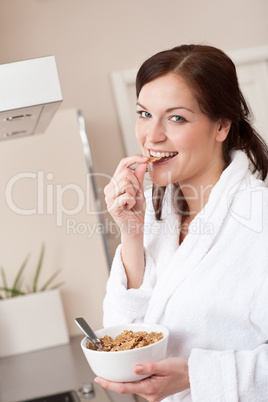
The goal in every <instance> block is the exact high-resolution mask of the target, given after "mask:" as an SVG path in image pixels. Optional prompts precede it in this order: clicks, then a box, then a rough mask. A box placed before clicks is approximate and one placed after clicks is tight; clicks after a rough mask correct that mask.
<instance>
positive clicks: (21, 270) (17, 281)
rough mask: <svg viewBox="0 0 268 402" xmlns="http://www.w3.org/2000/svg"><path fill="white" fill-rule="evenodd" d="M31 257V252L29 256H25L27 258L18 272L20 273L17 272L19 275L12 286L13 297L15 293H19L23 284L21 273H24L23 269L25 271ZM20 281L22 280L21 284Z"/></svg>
mask: <svg viewBox="0 0 268 402" xmlns="http://www.w3.org/2000/svg"><path fill="white" fill-rule="evenodd" d="M29 258H30V254H28V255H27V257H26V258H25V260H24V261H23V263H22V266H21V267H20V269H19V272H18V274H17V276H16V278H15V281H14V283H13V286H12V290H11V297H12V296H13V294H14V293H15V294H17V293H18V292H19V291H20V290H19V289H20V287H21V284H22V280H21V275H22V273H23V271H24V269H25V267H26V264H27V262H28V260H29ZM20 280H21V281H20ZM19 281H20V285H19Z"/></svg>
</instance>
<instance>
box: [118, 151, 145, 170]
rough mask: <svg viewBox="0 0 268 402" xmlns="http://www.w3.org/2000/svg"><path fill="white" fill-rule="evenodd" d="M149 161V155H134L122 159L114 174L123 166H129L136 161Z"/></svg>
mask: <svg viewBox="0 0 268 402" xmlns="http://www.w3.org/2000/svg"><path fill="white" fill-rule="evenodd" d="M147 161H148V156H144V155H132V156H128V157H126V158H123V159H121V161H120V162H119V165H118V166H117V169H116V171H115V174H114V175H117V174H118V173H119V172H120V171H121V170H122V169H123V168H128V167H129V166H131V165H133V164H135V163H145V164H146V162H147Z"/></svg>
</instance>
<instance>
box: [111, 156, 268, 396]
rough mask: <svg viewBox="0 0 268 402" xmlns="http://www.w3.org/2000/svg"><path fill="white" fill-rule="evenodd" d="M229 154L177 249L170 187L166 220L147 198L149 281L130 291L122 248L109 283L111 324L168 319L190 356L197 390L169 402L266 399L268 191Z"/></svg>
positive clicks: (177, 347)
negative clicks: (157, 215)
mask: <svg viewBox="0 0 268 402" xmlns="http://www.w3.org/2000/svg"><path fill="white" fill-rule="evenodd" d="M232 159H233V160H232V162H231V164H230V165H229V166H228V167H227V168H226V169H225V170H224V172H223V173H222V175H221V178H220V180H219V181H218V183H217V184H216V185H215V186H214V187H213V189H212V191H211V194H210V197H209V201H208V203H207V204H206V206H205V208H204V209H203V210H202V211H201V212H200V213H199V214H198V215H197V216H196V218H195V219H194V220H193V221H192V222H191V225H190V227H189V233H188V235H187V236H186V238H185V240H184V241H183V243H182V244H181V245H180V246H178V238H179V231H180V222H179V219H178V216H177V215H176V214H175V213H174V211H173V210H172V207H171V202H170V197H171V192H170V191H167V195H166V196H165V205H164V220H163V221H161V222H157V221H156V220H155V218H154V213H153V208H152V203H151V200H150V197H148V199H147V214H146V222H145V226H144V231H145V236H144V244H145V253H146V267H145V274H144V280H143V283H142V285H141V287H140V288H139V289H129V290H127V288H126V284H127V279H126V275H125V271H124V267H123V265H122V261H121V257H120V246H119V247H118V249H117V251H116V255H115V258H114V262H113V266H112V270H111V274H110V278H109V280H108V283H107V294H106V297H105V300H104V326H109V325H114V324H117V323H124V322H125V323H127V322H148V323H159V324H162V325H165V326H166V327H168V329H169V331H170V339H169V346H168V356H184V357H187V358H188V359H189V361H188V362H189V377H190V384H191V388H190V389H189V390H186V391H183V392H180V393H177V394H176V395H173V396H170V397H168V398H166V401H187V402H188V401H194V402H238V401H240V402H267V401H268V344H267V343H266V342H267V340H268V189H267V187H265V185H264V183H263V182H262V181H260V180H257V179H256V178H255V177H254V176H253V175H251V174H250V172H249V170H248V159H247V157H246V155H245V154H244V153H243V152H242V151H236V152H234V153H233V158H232Z"/></svg>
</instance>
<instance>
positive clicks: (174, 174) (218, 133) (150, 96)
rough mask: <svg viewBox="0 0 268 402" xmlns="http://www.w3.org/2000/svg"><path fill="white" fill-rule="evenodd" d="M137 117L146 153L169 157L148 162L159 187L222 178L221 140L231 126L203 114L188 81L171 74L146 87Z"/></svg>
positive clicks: (138, 104)
mask: <svg viewBox="0 0 268 402" xmlns="http://www.w3.org/2000/svg"><path fill="white" fill-rule="evenodd" d="M137 113H138V119H137V123H136V136H137V139H138V141H139V143H140V145H141V147H142V152H143V154H144V155H146V156H150V155H151V156H163V155H165V158H164V159H162V160H160V161H157V162H153V163H149V174H150V177H151V180H152V181H153V182H154V183H155V184H157V185H159V186H165V185H167V184H169V183H175V182H179V183H180V184H183V183H187V185H188V184H192V185H198V184H200V183H204V182H206V177H211V176H213V175H216V174H218V170H219V166H220V168H221V171H222V169H223V159H222V152H221V151H222V141H223V140H224V139H225V138H226V136H227V133H228V130H229V126H230V124H229V123H228V122H222V121H211V120H210V119H209V118H208V117H207V116H206V115H204V114H203V113H202V112H201V110H200V108H199V105H198V102H197V100H196V99H195V96H194V94H193V91H192V90H191V88H190V87H189V86H188V85H187V84H186V82H185V80H184V79H182V78H180V77H179V76H178V75H175V74H167V75H165V76H162V77H160V78H157V79H155V80H153V81H151V82H149V83H147V84H145V85H144V86H143V88H142V89H141V91H140V94H139V98H138V101H137ZM227 123H228V124H227ZM211 179H212V177H211ZM217 179H218V178H217Z"/></svg>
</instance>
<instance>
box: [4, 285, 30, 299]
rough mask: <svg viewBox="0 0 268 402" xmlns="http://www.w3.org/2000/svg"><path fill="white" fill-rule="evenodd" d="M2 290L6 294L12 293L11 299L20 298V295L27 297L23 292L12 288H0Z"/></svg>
mask: <svg viewBox="0 0 268 402" xmlns="http://www.w3.org/2000/svg"><path fill="white" fill-rule="evenodd" d="M0 290H4V291H5V292H9V293H12V296H10V297H15V296H20V295H25V294H26V293H25V292H22V291H21V290H18V289H13V288H12V289H11V288H6V287H2V288H0Z"/></svg>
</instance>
